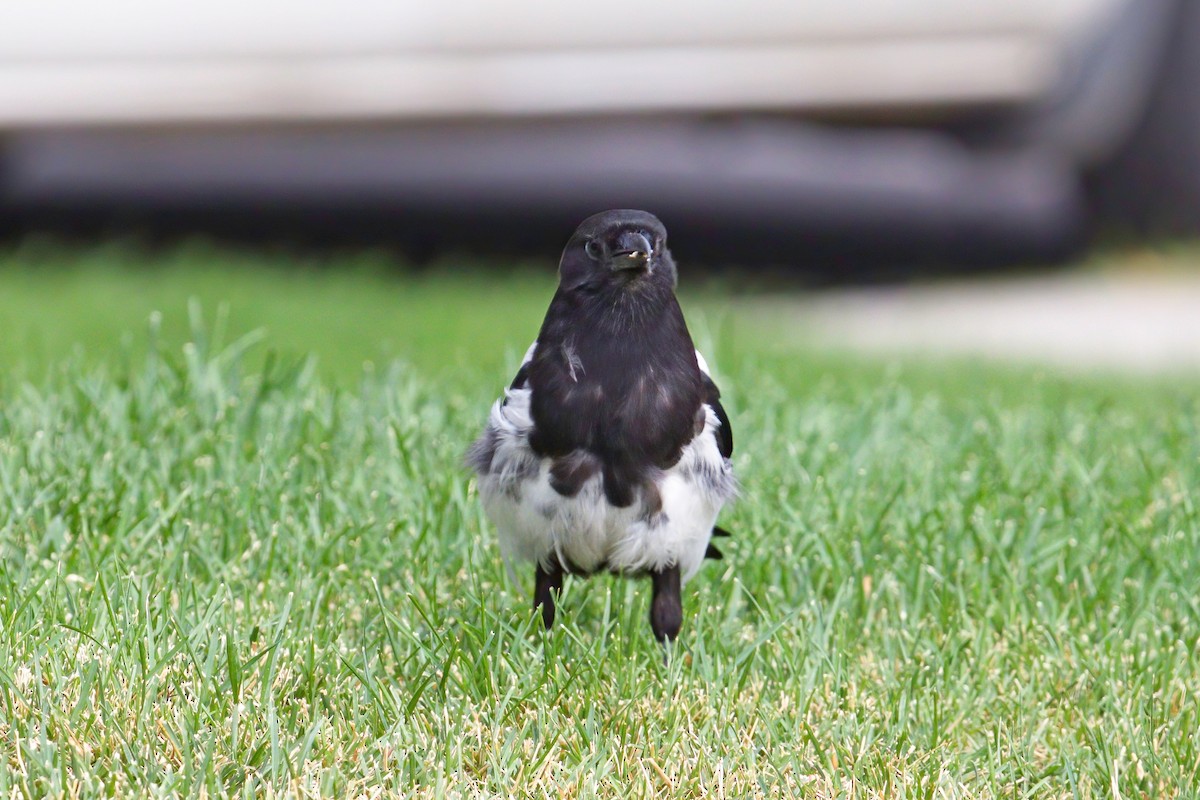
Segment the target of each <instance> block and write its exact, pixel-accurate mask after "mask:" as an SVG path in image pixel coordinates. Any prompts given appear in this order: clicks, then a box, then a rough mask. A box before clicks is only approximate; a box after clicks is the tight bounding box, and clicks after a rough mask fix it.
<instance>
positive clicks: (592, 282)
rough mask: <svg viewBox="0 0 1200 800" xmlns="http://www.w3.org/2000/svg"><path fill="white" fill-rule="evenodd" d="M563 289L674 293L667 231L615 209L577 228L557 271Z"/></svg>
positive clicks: (641, 214)
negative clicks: (659, 288)
mask: <svg viewBox="0 0 1200 800" xmlns="http://www.w3.org/2000/svg"><path fill="white" fill-rule="evenodd" d="M558 272H559V282H560V285H561V286H562V287H563V288H564V289H579V288H585V289H593V290H603V289H605V288H621V289H623V288H627V287H629V288H633V287H637V286H650V285H657V286H667V287H670V288H672V289H673V288H674V287H675V282H676V272H675V262H674V261H672V260H671V253H670V252H669V251H668V250H667V229H666V228H664V227H663V224H662V223H661V222H659V221H658V217H656V216H654V215H653V214H650V213H648V212H646V211H636V210H633V209H627V208H619V209H613V210H611V211H602V212H600V213H599V214H593V215H592V216H590V217H588V218H587V219H585V220H584V221H583V222H582V223H580V225H579V227H578V228H576V229H575V233H574V234H573V235H572V236H571V239H570V241H568V242H567V246H566V247H565V248H564V249H563V254H562V259H561V260H560V261H559V265H558Z"/></svg>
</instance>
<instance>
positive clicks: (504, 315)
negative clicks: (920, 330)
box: [0, 248, 1200, 798]
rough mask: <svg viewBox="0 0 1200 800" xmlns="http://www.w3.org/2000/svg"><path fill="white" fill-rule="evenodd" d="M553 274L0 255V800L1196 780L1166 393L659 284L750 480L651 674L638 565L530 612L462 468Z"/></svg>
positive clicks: (1184, 581)
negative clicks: (678, 306) (687, 326)
mask: <svg viewBox="0 0 1200 800" xmlns="http://www.w3.org/2000/svg"><path fill="white" fill-rule="evenodd" d="M263 262H266V263H263ZM686 280H687V277H686V274H685V276H684V281H685V285H686ZM552 282H553V275H552V271H551V270H550V269H549V268H547V269H546V271H545V272H544V274H541V275H538V274H524V275H521V276H519V277H516V278H511V277H509V278H504V277H498V276H494V275H493V276H491V277H487V276H485V275H483V274H481V273H478V272H476V273H473V274H472V275H471V276H469V277H465V278H464V277H455V275H454V274H452V273H445V272H439V273H435V274H433V275H428V276H426V277H423V278H413V277H403V276H398V275H396V274H389V273H388V272H387V270H386V269H384V268H383V267H381V266H380V265H378V264H364V263H362V262H361V260H360V261H359V262H358V263H349V262H347V263H345V264H341V263H332V264H326V265H323V266H322V267H321V268H320V269H318V268H317V266H315V265H309V266H307V267H306V266H304V265H297V264H294V263H291V262H289V261H288V260H287V259H285V258H283V257H278V258H271V259H264V258H255V257H252V256H248V255H237V254H233V253H230V252H226V251H220V250H211V249H205V248H193V249H191V250H187V251H178V252H175V253H174V254H170V255H165V256H145V255H144V254H138V253H137V252H135V251H131V250H127V249H109V250H99V251H95V250H93V251H87V252H70V251H58V250H46V251H38V252H32V253H31V252H23V253H21V254H18V255H13V256H9V257H8V259H7V263H6V264H0V320H3V325H4V332H5V337H4V338H3V340H0V353H2V355H3V358H4V362H5V363H6V364H7V365H8V366H7V368H0V795H2V796H4V797H9V796H17V797H43V796H61V795H78V796H84V797H94V796H101V795H103V796H128V795H130V794H134V793H139V794H159V795H177V794H188V795H193V794H195V795H198V794H208V795H212V796H216V795H227V794H237V795H241V796H247V797H257V796H275V795H295V796H315V795H323V796H335V797H353V796H379V795H394V796H417V797H440V796H446V797H476V796H478V797H493V796H495V797H545V796H548V797H558V796H560V794H561V795H562V796H568V797H581V798H584V797H605V798H608V797H613V798H618V797H620V798H624V797H630V796H634V797H639V796H641V797H648V796H655V797H657V796H679V797H729V798H747V797H793V796H849V795H851V794H854V795H855V796H897V795H898V796H922V797H924V796H959V797H997V796H1004V797H1013V796H1016V797H1046V796H1080V797H1093V796H1097V797H1098V796H1105V797H1113V796H1154V797H1164V796H1184V795H1189V794H1190V793H1191V791H1192V790H1193V788H1194V787H1195V786H1196V785H1197V782H1198V781H1200V743H1198V742H1197V739H1196V731H1197V730H1198V729H1200V713H1198V711H1200V704H1198V701H1197V698H1198V697H1200V667H1198V666H1197V664H1198V656H1200V600H1198V598H1197V587H1198V586H1200V514H1198V512H1197V508H1196V496H1195V491H1196V487H1197V485H1198V479H1200V430H1198V428H1197V426H1198V424H1200V399H1198V397H1197V393H1196V391H1195V389H1196V386H1195V385H1192V384H1186V383H1183V382H1171V381H1165V380H1161V381H1156V382H1154V383H1137V382H1124V383H1122V384H1120V385H1119V386H1118V385H1107V384H1105V383H1104V382H1102V381H1100V380H1098V379H1090V380H1086V381H1084V380H1078V381H1072V380H1065V379H1053V378H1047V377H1045V376H1039V375H1035V374H1033V373H1031V372H1024V371H1020V370H999V369H996V368H991V367H987V366H981V365H974V366H971V367H969V368H968V367H962V366H954V365H948V366H936V365H924V366H920V365H917V366H910V365H904V366H896V365H891V366H888V365H877V364H874V363H872V362H870V361H865V360H862V359H852V358H843V357H841V356H834V355H828V354H826V355H819V354H815V353H812V352H811V351H808V350H805V349H803V348H800V347H798V346H796V345H794V344H791V343H789V342H787V341H780V340H778V339H775V340H772V341H770V342H762V341H760V337H761V331H762V329H761V328H760V327H759V323H758V322H756V321H755V320H753V319H750V318H747V317H744V316H741V315H740V314H739V312H731V311H726V310H724V305H723V303H722V300H721V297H720V294H719V293H717V292H714V291H711V290H710V291H707V292H705V293H704V294H703V295H698V296H691V297H688V298H686V301H685V308H686V310H687V311H688V312H689V315H690V317H691V319H692V320H693V328H694V330H695V331H696V333H697V338H698V339H699V340H700V342H701V343H702V344H703V346H704V347H705V348H706V349H707V350H708V351H709V352H710V353H714V354H715V355H714V357H713V358H711V359H710V360H712V361H714V362H715V366H716V367H717V370H718V373H719V378H720V379H721V382H722V388H723V390H724V393H725V397H726V398H727V403H726V405H727V407H728V409H729V410H730V413H731V416H732V418H733V425H734V428H735V432H736V434H737V443H738V452H737V453H736V454H735V455H736V464H737V468H738V471H739V473H740V476H741V478H742V481H743V484H744V496H743V498H742V499H741V500H740V501H739V502H738V503H737V504H736V505H735V506H734V507H733V508H732V509H731V510H730V511H729V512H727V514H726V515H725V517H724V518H723V524H724V525H725V526H726V527H728V528H730V529H731V530H733V531H734V538H733V539H732V540H730V543H729V545H728V546H727V547H724V549H725V550H726V560H725V561H723V562H716V563H709V564H708V565H706V566H705V567H704V569H703V570H702V571H701V573H700V575H699V576H698V577H697V578H696V579H695V580H694V581H693V582H692V583H690V584H689V585H688V586H687V587H686V588H685V592H684V609H685V622H684V630H683V633H682V635H681V638H680V641H679V646H678V648H677V652H676V653H675V657H674V658H672V659H671V660H670V663H669V664H668V665H664V663H663V660H662V658H661V651H660V650H659V648H658V646H657V644H656V643H655V642H654V640H653V637H652V636H651V634H650V630H649V626H648V624H647V622H646V619H645V617H646V610H647V602H648V599H649V592H648V587H647V586H645V585H641V584H637V583H633V582H620V581H616V580H613V579H610V578H597V579H593V580H591V581H588V582H581V581H568V584H567V589H566V594H565V596H564V598H563V600H562V603H561V605H560V613H559V624H558V626H557V627H556V628H555V630H554V631H553V632H552V633H550V634H548V635H547V634H544V633H543V632H542V631H540V630H539V628H538V626H537V625H536V624H535V618H534V615H533V614H532V612H531V611H529V610H528V608H527V604H528V599H527V598H526V597H525V596H522V595H521V594H520V592H519V590H518V589H517V588H516V587H513V586H512V585H511V584H510V583H509V582H508V581H507V579H506V577H505V573H504V569H503V566H502V564H501V562H500V559H499V555H498V552H497V550H496V548H495V546H494V544H493V541H492V536H491V533H490V531H489V529H488V527H487V525H486V523H485V521H484V519H483V516H482V514H481V512H480V510H479V506H478V503H477V501H476V498H475V494H474V487H473V484H472V482H471V481H470V479H469V476H468V474H467V473H466V472H465V471H464V470H463V469H462V467H461V466H460V464H461V455H462V452H463V450H464V448H465V447H466V445H467V444H468V443H469V441H470V439H471V438H472V437H473V436H474V435H475V434H476V432H477V430H478V428H479V426H480V425H481V424H482V421H483V419H484V416H485V414H486V411H487V406H488V403H490V401H491V399H492V398H493V397H494V396H495V395H496V393H497V392H498V391H499V389H500V387H502V386H503V385H504V384H505V383H506V382H507V380H508V379H509V378H510V377H511V374H510V372H511V369H512V368H513V366H514V365H515V360H516V358H518V357H519V354H520V353H521V352H522V351H523V350H524V348H525V346H526V345H527V344H528V342H529V340H530V339H531V338H532V336H533V335H534V333H535V332H536V328H537V325H538V323H539V322H540V318H541V313H542V311H543V308H544V305H545V303H546V301H547V299H548V298H549V295H550V293H551V292H552V290H553V286H552ZM188 298H194V301H193V303H192V306H191V311H190V312H189V310H188V309H189V304H188ZM152 312H159V313H160V314H161V319H160V318H159V317H158V316H152ZM310 355H314V356H315V359H314V358H310ZM394 359H395V360H394ZM364 362H370V367H369V368H367V369H366V370H364ZM524 577H526V578H530V576H524Z"/></svg>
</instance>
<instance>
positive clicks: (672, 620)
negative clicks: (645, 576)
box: [650, 567, 683, 644]
mask: <svg viewBox="0 0 1200 800" xmlns="http://www.w3.org/2000/svg"><path fill="white" fill-rule="evenodd" d="M650 577H651V578H652V579H653V580H654V599H653V600H651V601H650V627H651V628H653V629H654V638H656V639H658V641H659V642H661V643H662V644H666V643H667V642H673V641H675V637H676V636H678V635H679V628H680V627H682V625H683V601H682V600H681V599H680V597H679V586H680V580H679V567H668V568H667V569H664V570H660V571H658V572H652V573H651V574H650Z"/></svg>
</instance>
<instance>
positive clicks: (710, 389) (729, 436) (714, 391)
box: [700, 373, 733, 458]
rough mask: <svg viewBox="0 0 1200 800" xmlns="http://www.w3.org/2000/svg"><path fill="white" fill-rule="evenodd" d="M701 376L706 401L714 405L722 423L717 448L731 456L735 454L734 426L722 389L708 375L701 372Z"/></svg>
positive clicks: (727, 456)
mask: <svg viewBox="0 0 1200 800" xmlns="http://www.w3.org/2000/svg"><path fill="white" fill-rule="evenodd" d="M700 377H701V379H702V380H703V382H704V383H703V386H704V402H705V403H706V404H707V405H709V406H710V407H712V410H713V411H714V412H715V413H716V415H717V420H718V421H720V423H721V427H719V428H717V449H718V450H720V451H721V455H723V456H725V458H729V457H730V456H731V455H733V428H731V427H729V415H728V414H726V413H725V407H724V406H722V405H721V390H720V389H718V388H717V385H716V384H715V383H713V379H712V378H710V377H708V375H706V374H704V373H700Z"/></svg>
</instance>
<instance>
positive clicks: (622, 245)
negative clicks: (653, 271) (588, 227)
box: [609, 231, 654, 270]
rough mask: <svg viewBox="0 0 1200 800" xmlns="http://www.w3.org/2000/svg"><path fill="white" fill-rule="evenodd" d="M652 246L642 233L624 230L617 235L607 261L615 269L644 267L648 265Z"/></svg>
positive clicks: (652, 250)
mask: <svg viewBox="0 0 1200 800" xmlns="http://www.w3.org/2000/svg"><path fill="white" fill-rule="evenodd" d="M653 255H654V247H653V245H651V244H650V240H649V239H647V238H646V235H645V234H644V233H638V232H637V231H626V232H625V233H622V234H621V235H620V236H619V237H617V241H616V247H614V248H613V250H612V252H611V254H610V255H609V263H610V264H611V265H612V268H613V269H615V270H620V269H644V268H647V267H649V266H650V257H651V256H653Z"/></svg>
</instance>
